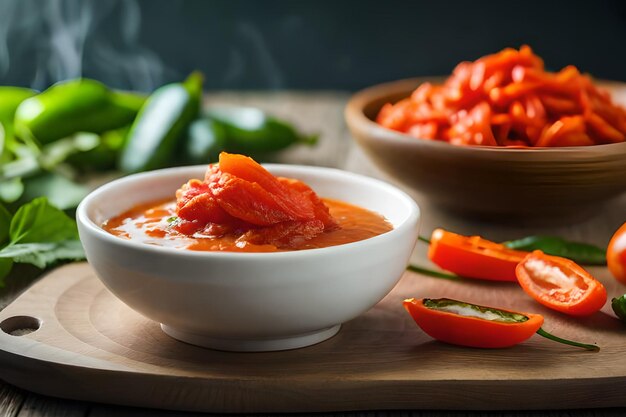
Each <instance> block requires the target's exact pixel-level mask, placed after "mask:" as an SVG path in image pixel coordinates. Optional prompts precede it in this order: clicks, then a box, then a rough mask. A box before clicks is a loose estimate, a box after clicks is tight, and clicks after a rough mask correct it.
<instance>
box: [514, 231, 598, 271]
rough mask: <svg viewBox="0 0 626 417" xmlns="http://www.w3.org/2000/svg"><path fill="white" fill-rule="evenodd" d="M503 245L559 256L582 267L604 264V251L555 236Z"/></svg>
mask: <svg viewBox="0 0 626 417" xmlns="http://www.w3.org/2000/svg"><path fill="white" fill-rule="evenodd" d="M503 244H504V245H505V246H506V247H508V248H511V249H516V250H522V251H527V252H532V251H534V250H540V251H542V252H544V253H546V254H548V255H554V256H561V257H563V258H568V259H571V260H572V261H574V262H576V263H579V264H583V265H605V264H606V250H604V249H602V248H599V247H597V246H594V245H589V244H587V243H580V242H570V241H568V240H565V239H562V238H560V237H555V236H529V237H525V238H522V239H518V240H511V241H508V242H504V243H503Z"/></svg>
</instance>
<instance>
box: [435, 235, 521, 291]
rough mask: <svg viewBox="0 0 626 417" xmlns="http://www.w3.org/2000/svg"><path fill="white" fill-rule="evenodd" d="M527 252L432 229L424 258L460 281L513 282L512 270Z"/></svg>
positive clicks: (481, 239)
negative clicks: (460, 279)
mask: <svg viewBox="0 0 626 417" xmlns="http://www.w3.org/2000/svg"><path fill="white" fill-rule="evenodd" d="M526 255H528V252H523V251H517V250H513V249H509V248H507V247H506V246H504V245H502V244H500V243H496V242H492V241H490V240H487V239H483V238H482V237H480V236H462V235H459V234H456V233H452V232H448V231H446V230H443V229H435V230H434V231H433V234H432V236H431V238H430V246H429V248H428V258H429V259H430V260H431V261H432V262H433V263H435V264H436V265H438V266H439V267H440V268H442V269H445V270H447V271H450V272H453V273H455V274H457V275H459V276H461V277H467V278H477V279H485V280H490V281H512V282H516V281H517V278H516V276H515V268H516V267H517V264H518V263H520V262H521V261H522V260H523V259H524V258H525V257H526Z"/></svg>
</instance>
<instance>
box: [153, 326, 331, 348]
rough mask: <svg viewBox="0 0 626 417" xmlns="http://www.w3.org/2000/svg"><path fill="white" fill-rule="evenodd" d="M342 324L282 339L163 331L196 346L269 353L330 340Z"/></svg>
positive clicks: (162, 327)
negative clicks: (233, 337) (215, 336)
mask: <svg viewBox="0 0 626 417" xmlns="http://www.w3.org/2000/svg"><path fill="white" fill-rule="evenodd" d="M340 328H341V324H338V325H336V326H332V327H329V328H326V329H322V330H316V331H314V332H310V333H304V334H299V335H295V336H291V337H285V338H280V339H253V340H246V339H220V338H214V337H210V336H206V335H202V334H197V333H189V332H186V331H184V330H177V329H174V328H172V327H170V326H166V325H165V324H161V329H162V330H163V331H164V332H165V334H167V335H168V336H170V337H173V338H174V339H177V340H180V341H181V342H185V343H189V344H192V345H196V346H201V347H205V348H209V349H215V350H225V351H230V352H269V351H275V350H288V349H298V348H302V347H306V346H311V345H314V344H316V343H320V342H323V341H324V340H327V339H330V338H331V337H333V336H334V335H336V334H337V332H338V331H339V329H340Z"/></svg>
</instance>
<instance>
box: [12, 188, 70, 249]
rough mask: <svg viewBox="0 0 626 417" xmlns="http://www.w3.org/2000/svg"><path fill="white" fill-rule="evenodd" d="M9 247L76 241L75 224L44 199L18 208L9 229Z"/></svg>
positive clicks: (41, 198) (38, 199)
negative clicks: (22, 244) (24, 244)
mask: <svg viewBox="0 0 626 417" xmlns="http://www.w3.org/2000/svg"><path fill="white" fill-rule="evenodd" d="M9 236H10V238H11V245H15V244H17V243H41V242H45V243H54V242H62V241H64V240H77V239H78V229H77V228H76V222H75V221H74V220H73V219H71V218H69V217H68V216H67V215H66V214H65V213H64V212H63V211H61V210H59V209H58V208H56V207H54V206H52V205H51V204H50V203H49V202H48V200H47V199H46V198H45V197H40V198H37V199H35V200H33V201H31V202H30V203H28V204H25V205H23V206H22V207H20V208H19V209H18V210H17V212H16V213H15V215H14V216H13V219H12V220H11V226H10V228H9Z"/></svg>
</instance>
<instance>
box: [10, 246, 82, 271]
mask: <svg viewBox="0 0 626 417" xmlns="http://www.w3.org/2000/svg"><path fill="white" fill-rule="evenodd" d="M0 258H4V259H12V260H13V261H14V262H19V263H29V264H33V265H35V266H36V267H38V268H41V269H43V268H45V267H46V266H48V265H50V264H53V263H55V262H57V261H59V260H65V259H84V258H85V252H84V251H83V247H82V245H81V244H80V241H79V240H66V241H62V242H54V243H18V244H15V245H9V246H7V247H5V248H4V249H2V250H0ZM0 272H1V271H0Z"/></svg>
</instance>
